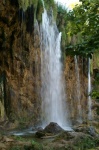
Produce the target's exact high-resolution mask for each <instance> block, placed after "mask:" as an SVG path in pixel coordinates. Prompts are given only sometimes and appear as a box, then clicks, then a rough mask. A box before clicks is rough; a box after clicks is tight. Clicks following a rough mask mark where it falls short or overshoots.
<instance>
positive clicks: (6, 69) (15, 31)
mask: <svg viewBox="0 0 99 150" xmlns="http://www.w3.org/2000/svg"><path fill="white" fill-rule="evenodd" d="M0 3H1V4H0V5H1V8H0V9H1V10H0V20H1V22H0V75H1V78H0V80H1V82H0V83H1V84H0V89H1V93H0V97H1V101H0V108H1V112H0V120H2V121H3V120H4V119H6V118H8V119H9V120H10V121H14V120H16V119H17V120H18V121H19V122H27V121H28V122H37V121H38V118H39V111H40V107H39V106H40V103H41V102H40V97H39V84H40V78H39V77H40V75H39V73H40V71H39V70H40V57H39V56H40V55H39V53H40V46H39V38H38V31H37V29H36V28H35V27H34V24H33V23H32V24H29V22H26V20H25V19H26V17H28V18H29V17H30V15H33V14H30V15H29V13H28V12H26V15H27V16H25V13H24V12H22V10H20V11H19V8H18V3H17V2H16V3H14V2H12V1H7V2H5V1H1V2H0ZM30 9H32V6H31V8H30ZM28 11H29V10H28ZM22 15H24V17H23V16H22ZM32 19H33V20H34V18H32ZM33 20H32V21H33ZM32 21H31V22H32ZM34 28H35V29H34ZM30 32H31V33H30ZM4 95H5V96H4ZM4 116H6V117H4ZM1 118H2V119H1Z"/></svg>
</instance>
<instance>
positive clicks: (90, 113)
mask: <svg viewBox="0 0 99 150" xmlns="http://www.w3.org/2000/svg"><path fill="white" fill-rule="evenodd" d="M90 93H91V75H90V58H89V59H88V120H92V110H91V107H92V100H91V96H90Z"/></svg>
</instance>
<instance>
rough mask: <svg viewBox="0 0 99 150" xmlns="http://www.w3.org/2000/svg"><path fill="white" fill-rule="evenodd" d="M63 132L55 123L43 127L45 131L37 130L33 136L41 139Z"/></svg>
mask: <svg viewBox="0 0 99 150" xmlns="http://www.w3.org/2000/svg"><path fill="white" fill-rule="evenodd" d="M62 131H64V130H63V129H62V128H61V127H60V126H59V125H58V124H57V123H55V122H50V124H49V125H47V126H46V127H45V129H42V128H40V129H38V131H37V132H36V134H35V136H36V137H37V138H42V137H44V136H47V137H49V136H50V137H51V136H53V135H56V134H58V133H60V132H62Z"/></svg>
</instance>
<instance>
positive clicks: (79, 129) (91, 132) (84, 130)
mask: <svg viewBox="0 0 99 150" xmlns="http://www.w3.org/2000/svg"><path fill="white" fill-rule="evenodd" d="M73 130H74V131H75V132H82V133H86V134H89V135H91V136H96V135H97V133H96V130H95V128H94V127H93V126H83V125H81V126H75V127H74V128H73Z"/></svg>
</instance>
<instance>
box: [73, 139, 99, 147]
mask: <svg viewBox="0 0 99 150" xmlns="http://www.w3.org/2000/svg"><path fill="white" fill-rule="evenodd" d="M98 142H99V140H98V139H93V138H90V137H82V138H81V139H79V140H78V142H77V143H76V144H75V145H74V147H75V150H76V149H78V150H88V149H90V148H96V146H97V145H98Z"/></svg>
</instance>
